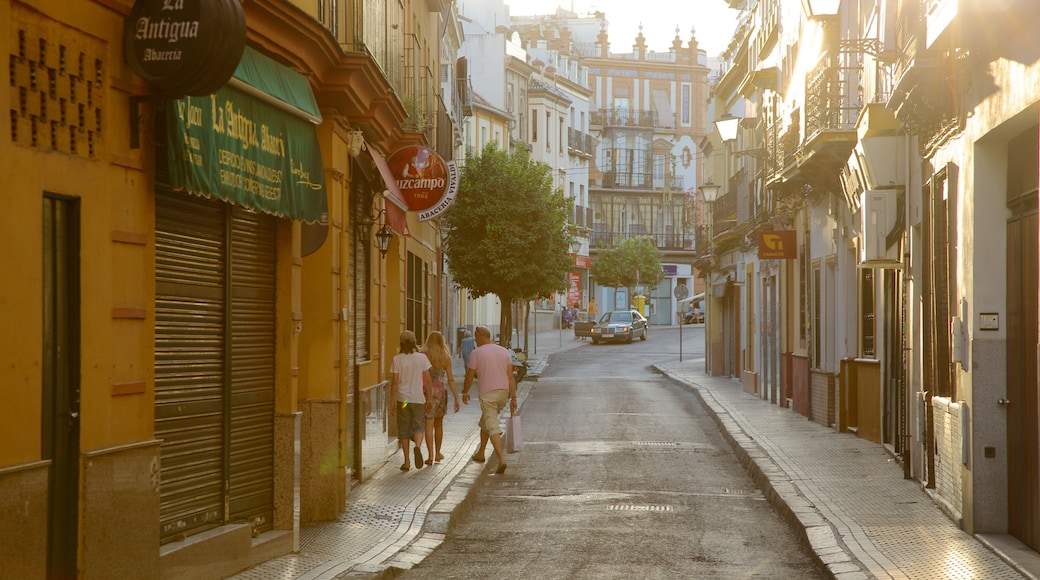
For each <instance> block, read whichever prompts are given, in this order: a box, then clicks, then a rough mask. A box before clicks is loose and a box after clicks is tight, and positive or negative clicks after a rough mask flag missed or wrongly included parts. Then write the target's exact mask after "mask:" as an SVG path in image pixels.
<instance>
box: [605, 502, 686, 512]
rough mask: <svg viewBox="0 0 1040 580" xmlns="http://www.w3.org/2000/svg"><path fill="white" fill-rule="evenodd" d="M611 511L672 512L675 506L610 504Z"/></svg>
mask: <svg viewBox="0 0 1040 580" xmlns="http://www.w3.org/2000/svg"><path fill="white" fill-rule="evenodd" d="M610 511H612V512H674V511H675V507H673V506H670V505H635V504H615V505H612V506H610Z"/></svg>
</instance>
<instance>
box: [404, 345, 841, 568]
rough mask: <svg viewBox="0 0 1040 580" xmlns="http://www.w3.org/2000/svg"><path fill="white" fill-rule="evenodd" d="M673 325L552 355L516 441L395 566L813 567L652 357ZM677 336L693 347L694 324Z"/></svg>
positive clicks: (669, 356) (665, 352)
mask: <svg viewBox="0 0 1040 580" xmlns="http://www.w3.org/2000/svg"><path fill="white" fill-rule="evenodd" d="M678 335H679V331H678V329H674V328H673V329H661V330H660V331H657V330H656V329H655V331H653V332H651V333H650V335H649V339H648V340H647V341H646V342H641V341H638V340H637V341H636V342H635V343H633V344H600V345H592V344H591V343H586V344H584V345H582V346H581V347H579V348H575V349H572V350H569V351H566V352H562V353H560V354H558V355H557V356H555V357H554V359H553V362H552V365H550V367H549V368H548V369H547V370H546V371H545V373H544V374H542V376H541V377H540V379H539V381H538V382H537V383H536V384H535V385H534V387H533V389H532V392H531V395H530V396H529V397H528V399H527V401H526V402H525V403H524V406H523V408H522V411H521V415H522V416H523V418H524V435H525V437H524V439H525V447H524V451H523V452H522V453H520V454H516V455H510V467H509V470H508V471H507V472H506V473H505V474H503V475H501V476H489V477H488V478H487V479H486V483H485V484H484V487H483V488H482V489H480V490H479V492H478V498H477V500H476V501H475V502H474V503H473V507H472V510H471V511H470V512H469V514H468V515H466V516H465V517H464V518H462V519H460V523H459V524H458V525H457V526H456V527H455V528H454V529H453V531H452V532H451V533H450V534H449V535H448V537H447V539H446V541H445V543H444V544H443V545H441V546H440V547H439V548H438V549H436V550H435V551H434V552H433V553H432V554H431V555H430V556H429V557H428V558H426V559H425V560H424V561H423V562H422V563H421V564H420V565H418V566H417V567H415V568H414V569H412V570H411V571H409V572H408V573H407V574H405V575H404V577H405V578H487V577H492V576H496V577H503V576H504V577H516V578H590V577H595V578H665V577H667V578H676V577H695V578H822V577H823V576H822V575H821V573H820V572H819V571H818V570H817V569H816V568H815V567H814V564H813V563H812V560H811V558H810V556H809V555H808V554H807V553H806V551H805V550H804V549H803V548H802V547H801V546H800V545H799V542H798V540H797V538H796V536H795V534H794V533H792V531H791V529H790V528H789V527H788V526H787V525H786V524H785V523H784V522H783V521H782V520H781V519H780V518H779V517H778V516H777V515H776V514H775V513H774V512H773V510H772V508H771V507H770V505H769V504H768V503H767V502H766V501H765V498H764V497H763V495H762V493H761V492H760V491H759V490H758V489H757V488H756V487H755V485H754V483H753V482H752V481H751V480H750V479H749V478H748V477H747V475H745V473H744V469H743V468H742V466H741V465H740V464H739V462H738V461H737V460H736V459H735V457H734V455H733V453H732V451H731V449H730V447H729V446H728V445H727V444H726V442H725V441H724V440H723V439H722V437H721V436H720V435H719V433H718V430H717V428H716V427H715V425H714V424H713V423H712V421H711V420H710V418H709V417H708V416H707V414H706V413H705V411H704V410H703V409H702V408H701V407H700V405H699V403H697V401H696V400H695V399H694V398H693V397H691V396H689V394H688V393H686V392H684V391H682V390H681V389H680V388H678V387H677V386H676V385H675V384H674V383H672V382H671V381H669V380H667V379H666V378H664V377H662V376H661V375H659V374H657V373H655V372H654V371H653V370H652V369H651V365H652V364H653V363H656V362H664V361H669V360H670V361H674V360H676V357H677V355H678ZM683 338H684V357H691V358H692V357H694V356H703V352H702V350H703V346H702V345H703V328H702V327H700V326H695V327H687V328H685V329H684V336H683ZM568 340H573V339H572V338H569V337H568ZM695 345H696V346H695ZM686 349H689V350H686ZM696 351H701V352H699V353H698V352H696Z"/></svg>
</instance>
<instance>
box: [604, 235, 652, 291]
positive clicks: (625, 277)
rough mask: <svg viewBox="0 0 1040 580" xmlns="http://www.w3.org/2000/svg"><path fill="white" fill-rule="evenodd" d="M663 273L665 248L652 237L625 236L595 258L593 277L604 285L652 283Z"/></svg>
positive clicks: (631, 285) (650, 284) (647, 284)
mask: <svg viewBox="0 0 1040 580" xmlns="http://www.w3.org/2000/svg"><path fill="white" fill-rule="evenodd" d="M661 276H662V273H661V251H660V250H658V249H657V246H655V245H654V244H653V242H651V241H650V240H649V239H648V238H627V239H625V240H622V241H621V243H619V244H617V245H616V246H614V247H613V248H611V249H609V250H606V251H604V252H601V253H600V255H599V256H598V257H597V258H596V260H595V261H594V262H592V277H593V278H595V279H596V282H597V283H599V284H602V285H603V286H613V287H614V288H621V287H633V286H647V287H652V286H657V284H658V283H659V282H660V281H661Z"/></svg>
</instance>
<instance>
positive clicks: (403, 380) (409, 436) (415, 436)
mask: <svg viewBox="0 0 1040 580" xmlns="http://www.w3.org/2000/svg"><path fill="white" fill-rule="evenodd" d="M431 382H432V379H431V378H430V359H428V358H426V355H425V354H423V353H421V352H419V347H418V345H417V344H416V342H415V333H413V332H412V331H410V330H406V331H404V332H402V333H401V352H400V353H398V354H396V355H394V361H393V363H392V364H391V365H390V398H391V399H393V401H394V406H393V408H392V409H391V411H390V413H391V414H393V415H397V439H398V440H399V441H400V442H401V450H402V451H403V452H404V464H403V465H401V471H408V470H409V469H410V466H409V464H408V463H409V459H410V458H409V455H408V447H409V445H408V443H409V442H413V443H415V468H416V469H422V466H423V456H422V450H421V447H422V441H423V434H424V427H425V424H426V396H425V394H424V393H423V385H428V384H430V383H431Z"/></svg>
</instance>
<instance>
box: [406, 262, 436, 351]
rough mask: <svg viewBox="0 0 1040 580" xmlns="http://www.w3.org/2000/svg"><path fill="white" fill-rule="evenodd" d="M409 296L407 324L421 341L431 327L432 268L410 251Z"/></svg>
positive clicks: (407, 299)
mask: <svg viewBox="0 0 1040 580" xmlns="http://www.w3.org/2000/svg"><path fill="white" fill-rule="evenodd" d="M407 275H408V280H407V285H408V287H407V289H408V292H407V296H406V298H405V300H406V304H405V325H406V328H407V329H408V330H411V331H412V332H414V333H415V338H416V339H417V340H418V341H419V342H420V343H421V342H423V341H424V340H426V334H427V333H428V332H429V331H430V330H431V329H430V328H429V324H430V317H429V304H430V283H429V279H430V268H429V266H428V265H427V264H426V263H425V262H423V261H422V258H420V257H419V256H417V255H415V254H413V253H411V252H408V273H407Z"/></svg>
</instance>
